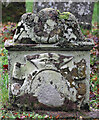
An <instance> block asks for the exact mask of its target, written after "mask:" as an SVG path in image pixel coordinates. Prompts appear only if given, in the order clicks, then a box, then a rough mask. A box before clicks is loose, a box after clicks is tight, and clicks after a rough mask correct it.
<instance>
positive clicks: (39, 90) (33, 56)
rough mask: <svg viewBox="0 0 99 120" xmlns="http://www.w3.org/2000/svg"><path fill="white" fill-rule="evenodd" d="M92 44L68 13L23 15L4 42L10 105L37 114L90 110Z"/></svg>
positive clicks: (49, 11) (46, 12)
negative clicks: (41, 111)
mask: <svg viewBox="0 0 99 120" xmlns="http://www.w3.org/2000/svg"><path fill="white" fill-rule="evenodd" d="M93 45H94V43H93V40H88V39H86V38H85V37H84V36H83V34H82V33H81V31H80V27H79V25H78V22H77V19H76V18H75V16H74V15H73V14H71V13H69V12H63V13H60V11H56V10H54V9H52V8H46V9H43V10H41V11H40V12H38V14H32V13H26V14H24V15H23V16H22V18H21V22H19V24H18V27H17V30H16V33H15V35H14V38H13V40H12V41H11V40H9V41H6V42H5V47H6V48H7V49H8V50H9V95H10V100H11V102H12V103H15V104H17V105H18V106H19V107H20V106H23V107H29V108H31V109H38V110H41V109H43V110H44V109H45V110H49V109H50V110H62V111H68V110H80V109H86V110H88V109H89V79H90V57H89V56H90V52H89V50H90V49H91V48H92V46H93ZM85 50H86V51H85Z"/></svg>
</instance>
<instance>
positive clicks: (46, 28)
mask: <svg viewBox="0 0 99 120" xmlns="http://www.w3.org/2000/svg"><path fill="white" fill-rule="evenodd" d="M13 42H14V43H15V44H16V45H17V44H20V43H21V44H37V43H43V44H44V43H46V44H49V43H50V44H54V45H55V46H61V47H74V46H77V47H78V46H79V47H80V48H81V47H82V46H86V45H88V46H89V47H90V46H92V45H93V41H92V40H90V39H86V38H85V37H84V35H83V34H82V32H81V30H80V27H79V24H78V21H77V19H76V18H75V16H74V15H73V14H71V13H69V12H63V13H60V11H58V10H55V9H52V8H45V9H43V10H41V11H39V12H38V13H37V14H33V13H26V14H24V15H23V16H22V17H21V21H20V22H19V23H18V27H17V30H16V33H15V35H14V39H13Z"/></svg>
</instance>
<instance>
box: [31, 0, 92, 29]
mask: <svg viewBox="0 0 99 120" xmlns="http://www.w3.org/2000/svg"><path fill="white" fill-rule="evenodd" d="M33 5H34V6H33V12H34V13H37V12H39V11H40V10H41V9H44V8H46V7H47V8H53V9H58V10H60V11H61V12H64V11H65V12H71V13H72V14H74V15H75V16H76V18H77V19H78V21H79V23H80V24H81V25H83V26H84V27H85V28H88V29H90V28H91V22H92V14H93V7H94V3H93V2H72V0H71V1H70V2H54V1H51V2H34V3H33Z"/></svg>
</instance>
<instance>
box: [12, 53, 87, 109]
mask: <svg viewBox="0 0 99 120" xmlns="http://www.w3.org/2000/svg"><path fill="white" fill-rule="evenodd" d="M25 59H26V63H25V64H22V63H19V62H16V63H15V64H14V68H13V74H12V77H13V80H15V79H17V80H18V81H19V82H17V83H13V84H12V85H11V92H12V94H13V95H14V96H16V97H20V96H22V95H24V94H32V96H34V97H36V98H37V100H38V102H39V103H42V104H44V105H47V106H50V107H60V106H62V105H63V104H64V101H65V99H68V100H71V101H73V102H77V107H78V109H80V107H81V106H82V105H83V102H84V99H85V94H86V84H85V83H84V81H85V78H86V61H85V59H81V60H79V61H78V62H74V61H73V59H74V56H65V55H63V54H56V53H41V54H34V55H26V56H25ZM69 63H71V64H72V65H71V66H69V65H68V64H69ZM20 81H23V84H20ZM82 81H83V82H82Z"/></svg>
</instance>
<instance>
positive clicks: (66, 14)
mask: <svg viewBox="0 0 99 120" xmlns="http://www.w3.org/2000/svg"><path fill="white" fill-rule="evenodd" d="M57 12H58V13H59V18H60V19H65V20H68V18H69V15H70V14H71V13H70V12H63V13H60V11H59V10H57Z"/></svg>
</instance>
